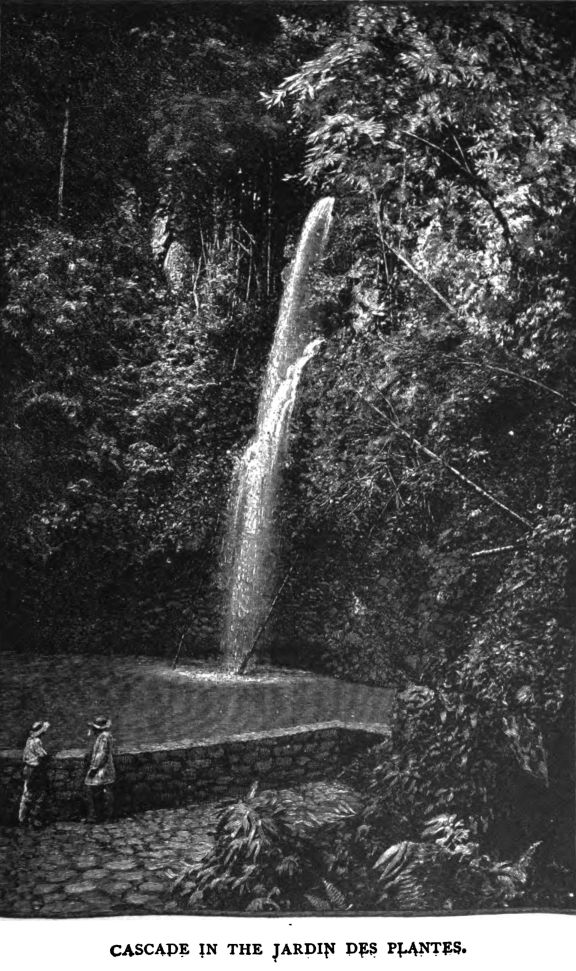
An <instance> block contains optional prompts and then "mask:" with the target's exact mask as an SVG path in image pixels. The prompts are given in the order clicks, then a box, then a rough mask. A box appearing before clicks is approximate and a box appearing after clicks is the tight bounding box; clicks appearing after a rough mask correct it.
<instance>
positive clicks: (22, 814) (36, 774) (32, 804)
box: [18, 765, 47, 826]
mask: <svg viewBox="0 0 576 971" xmlns="http://www.w3.org/2000/svg"><path fill="white" fill-rule="evenodd" d="M46 787H47V779H46V774H45V773H44V772H43V771H42V770H41V769H39V768H38V767H36V766H30V765H26V766H25V767H24V787H23V789H22V796H21V798H20V806H19V808H18V822H19V823H20V825H21V826H23V825H24V824H25V823H28V822H30V823H37V822H38V820H39V818H40V815H41V813H42V810H43V808H44V803H45V802H46Z"/></svg>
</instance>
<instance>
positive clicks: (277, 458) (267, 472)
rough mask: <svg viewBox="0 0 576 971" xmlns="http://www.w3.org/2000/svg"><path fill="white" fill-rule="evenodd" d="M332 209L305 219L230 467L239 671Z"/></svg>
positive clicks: (270, 548)
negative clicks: (243, 438)
mask: <svg viewBox="0 0 576 971" xmlns="http://www.w3.org/2000/svg"><path fill="white" fill-rule="evenodd" d="M333 206H334V200H333V199H332V198H326V199H320V201H319V202H317V203H316V205H315V206H314V207H313V209H312V210H311V212H310V213H309V215H308V218H307V219H306V222H305V223H304V227H303V229H302V233H301V235H300V239H299V241H298V247H297V249H296V254H295V257H294V260H293V263H292V266H291V269H290V273H289V276H288V280H287V283H286V286H285V289H284V296H283V298H282V303H281V306H280V313H279V316H278V323H277V325H276V331H275V334H274V343H273V345H272V350H271V351H270V357H269V359H268V365H267V368H266V374H265V377H264V384H263V388H262V394H261V396H260V403H259V406H258V418H257V424H256V434H255V436H254V438H253V440H252V442H251V443H250V444H249V445H248V447H247V449H246V451H245V452H244V454H243V455H242V458H241V460H240V463H239V466H238V469H237V471H236V476H235V483H234V490H233V502H232V508H231V511H230V523H229V528H228V537H227V542H226V547H225V550H226V552H225V569H226V571H227V576H228V578H229V585H228V606H227V610H226V615H225V621H224V633H223V643H222V647H223V654H224V664H225V667H226V668H227V669H228V670H231V671H239V670H241V669H242V667H243V663H244V662H245V659H246V658H247V657H248V656H249V655H250V654H251V652H252V650H253V647H254V645H255V643H256V641H257V639H258V637H259V634H260V632H261V630H262V627H263V624H265V622H266V618H267V615H268V612H269V610H270V604H271V597H272V591H273V588H274V583H275V579H276V577H275V574H276V571H275V560H276V552H275V536H274V532H275V531H274V511H275V506H276V496H277V492H278V484H279V477H280V469H281V466H282V464H283V461H284V452H285V445H286V439H287V435H288V431H289V427H290V418H291V415H292V410H293V407H294V402H295V401H296V396H297V393H298V385H299V382H300V377H301V375H302V371H303V370H304V368H305V366H306V364H307V362H308V361H309V360H310V358H311V357H312V356H313V355H314V353H315V351H316V349H317V348H318V346H319V344H321V343H322V341H321V340H320V339H312V336H313V330H314V322H313V321H311V320H310V319H309V315H308V314H307V312H306V300H307V296H308V289H309V279H310V271H311V270H312V268H313V266H314V264H315V263H316V261H317V260H318V259H319V258H320V257H321V256H322V253H323V251H324V247H325V245H326V241H327V238H328V233H329V230H330V224H331V221H332V209H333Z"/></svg>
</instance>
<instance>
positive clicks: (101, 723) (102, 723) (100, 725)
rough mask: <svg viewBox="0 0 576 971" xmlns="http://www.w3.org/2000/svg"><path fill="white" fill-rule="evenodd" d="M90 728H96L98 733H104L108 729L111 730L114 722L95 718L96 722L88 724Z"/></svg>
mask: <svg viewBox="0 0 576 971" xmlns="http://www.w3.org/2000/svg"><path fill="white" fill-rule="evenodd" d="M88 724H89V725H90V728H95V729H96V731H97V732H104V731H106V729H107V728H110V726H111V725H112V722H111V720H110V719H109V718H95V719H94V721H92V722H88Z"/></svg>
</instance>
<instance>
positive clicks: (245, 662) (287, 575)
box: [238, 558, 298, 674]
mask: <svg viewBox="0 0 576 971" xmlns="http://www.w3.org/2000/svg"><path fill="white" fill-rule="evenodd" d="M297 562H298V558H296V559H295V560H293V561H292V563H291V564H290V567H289V568H288V570H287V571H286V573H285V575H284V579H283V580H282V583H281V584H280V586H279V587H278V589H277V591H276V593H275V594H274V599H273V600H272V603H271V604H270V607H269V609H268V613H267V614H266V616H265V618H264V620H263V621H262V623H261V624H260V627H259V628H258V630H257V631H256V635H255V637H254V640H253V641H252V644H251V645H250V650H249V651H248V652H247V653H246V654H245V655H244V657H243V658H242V663H241V664H240V667H239V668H238V674H245V673H246V668H247V667H248V663H249V662H250V661H251V660H252V658H253V656H254V654H255V653H256V648H257V646H258V641H259V640H260V638H261V637H262V634H263V633H264V631H265V629H266V625H267V624H268V621H269V620H270V617H271V616H272V612H273V610H274V608H275V606H276V604H277V603H278V599H279V597H280V594H281V593H282V591H283V589H284V587H285V586H286V584H287V583H288V580H289V578H290V576H291V575H292V573H293V572H294V567H295V566H296V563H297Z"/></svg>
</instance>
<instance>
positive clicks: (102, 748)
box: [84, 718, 116, 823]
mask: <svg viewBox="0 0 576 971" xmlns="http://www.w3.org/2000/svg"><path fill="white" fill-rule="evenodd" d="M88 725H89V727H90V734H91V735H94V736H95V737H94V744H93V746H92V752H91V755H90V766H89V768H88V772H87V773H86V778H85V780H84V785H85V787H86V802H87V805H88V816H87V818H86V822H87V823H95V822H96V818H97V805H96V803H97V801H101V802H102V803H103V808H104V818H105V819H111V817H112V812H113V810H114V791H113V788H112V786H113V785H114V782H115V779H116V769H115V768H114V758H113V748H114V739H113V738H112V735H111V734H110V727H111V725H112V722H111V721H110V719H109V718H95V719H94V721H92V722H88Z"/></svg>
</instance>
